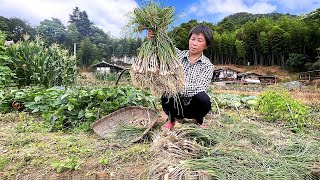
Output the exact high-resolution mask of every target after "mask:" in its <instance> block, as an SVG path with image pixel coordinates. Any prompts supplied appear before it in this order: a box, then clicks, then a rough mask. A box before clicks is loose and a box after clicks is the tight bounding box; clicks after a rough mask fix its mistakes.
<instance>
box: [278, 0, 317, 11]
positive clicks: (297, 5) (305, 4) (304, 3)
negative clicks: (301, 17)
mask: <svg viewBox="0 0 320 180" xmlns="http://www.w3.org/2000/svg"><path fill="white" fill-rule="evenodd" d="M278 3H279V5H280V6H282V7H283V8H285V9H289V10H295V11H297V12H301V11H304V12H305V11H307V12H309V11H312V10H315V9H316V8H319V7H320V0H278Z"/></svg>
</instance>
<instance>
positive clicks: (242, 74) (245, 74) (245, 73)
mask: <svg viewBox="0 0 320 180" xmlns="http://www.w3.org/2000/svg"><path fill="white" fill-rule="evenodd" d="M251 74H253V75H256V76H261V74H257V73H254V72H244V73H239V74H238V76H247V75H251Z"/></svg>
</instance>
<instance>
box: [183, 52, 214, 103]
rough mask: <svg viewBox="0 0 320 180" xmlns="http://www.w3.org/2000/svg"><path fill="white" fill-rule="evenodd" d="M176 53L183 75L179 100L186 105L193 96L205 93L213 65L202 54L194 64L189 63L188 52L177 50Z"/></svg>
mask: <svg viewBox="0 0 320 180" xmlns="http://www.w3.org/2000/svg"><path fill="white" fill-rule="evenodd" d="M177 53H178V58H179V59H180V61H181V63H182V65H183V69H184V73H185V85H184V89H183V92H182V93H181V96H182V97H181V98H182V102H183V103H184V104H185V105H188V104H189V103H190V100H191V99H192V97H193V96H194V95H196V94H198V93H199V92H202V91H204V92H206V91H207V89H208V86H209V84H210V82H211V79H212V76H213V65H212V63H211V62H210V60H209V59H208V58H207V57H206V56H204V55H203V53H202V55H201V57H200V58H199V59H198V60H197V61H196V63H194V64H191V63H190V58H189V57H190V56H189V51H188V50H184V51H181V50H179V49H177Z"/></svg>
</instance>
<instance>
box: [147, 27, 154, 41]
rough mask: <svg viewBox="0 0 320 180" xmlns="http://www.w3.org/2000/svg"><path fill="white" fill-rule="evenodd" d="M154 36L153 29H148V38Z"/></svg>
mask: <svg viewBox="0 0 320 180" xmlns="http://www.w3.org/2000/svg"><path fill="white" fill-rule="evenodd" d="M154 36H155V35H154V32H153V31H152V30H151V29H148V39H152V38H154Z"/></svg>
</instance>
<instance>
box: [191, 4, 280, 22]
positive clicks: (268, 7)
mask: <svg viewBox="0 0 320 180" xmlns="http://www.w3.org/2000/svg"><path fill="white" fill-rule="evenodd" d="M189 9H191V10H192V11H189V15H193V16H196V17H197V18H198V17H204V16H207V17H209V16H210V15H215V16H218V17H225V16H227V15H230V14H234V13H237V12H248V13H253V14H257V13H270V12H273V11H275V10H276V6H275V5H273V4H271V3H268V2H267V1H266V0H260V1H253V0H249V1H248V0H247V1H245V0H203V1H201V2H200V3H197V4H193V5H191V7H190V8H189Z"/></svg>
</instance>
